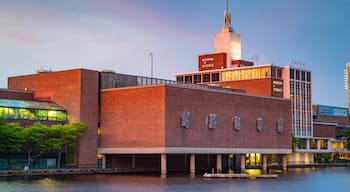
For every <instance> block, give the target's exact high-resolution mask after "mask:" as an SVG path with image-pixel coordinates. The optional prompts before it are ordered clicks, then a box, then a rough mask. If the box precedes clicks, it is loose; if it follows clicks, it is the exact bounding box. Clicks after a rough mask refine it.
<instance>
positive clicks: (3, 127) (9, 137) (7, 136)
mask: <svg viewBox="0 0 350 192" xmlns="http://www.w3.org/2000/svg"><path fill="white" fill-rule="evenodd" d="M21 130H22V128H21V126H19V124H16V123H4V121H3V120H2V119H0V153H9V152H19V151H20V150H21V143H22V139H21V135H20V134H19V133H20V132H21Z"/></svg>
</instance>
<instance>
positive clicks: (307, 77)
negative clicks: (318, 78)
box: [306, 72, 311, 82]
mask: <svg viewBox="0 0 350 192" xmlns="http://www.w3.org/2000/svg"><path fill="white" fill-rule="evenodd" d="M306 81H308V82H311V73H310V72H306Z"/></svg>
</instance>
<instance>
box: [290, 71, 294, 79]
mask: <svg viewBox="0 0 350 192" xmlns="http://www.w3.org/2000/svg"><path fill="white" fill-rule="evenodd" d="M289 73H290V79H294V69H290V70H289Z"/></svg>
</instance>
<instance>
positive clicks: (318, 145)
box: [316, 139, 321, 151]
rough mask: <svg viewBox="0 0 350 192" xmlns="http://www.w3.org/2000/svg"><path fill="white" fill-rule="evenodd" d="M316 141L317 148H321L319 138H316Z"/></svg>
mask: <svg viewBox="0 0 350 192" xmlns="http://www.w3.org/2000/svg"><path fill="white" fill-rule="evenodd" d="M316 141H317V150H318V151H319V150H321V141H320V140H319V139H317V140H316Z"/></svg>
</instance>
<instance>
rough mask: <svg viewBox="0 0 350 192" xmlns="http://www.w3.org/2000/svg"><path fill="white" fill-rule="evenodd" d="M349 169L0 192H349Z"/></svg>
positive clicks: (25, 185)
mask: <svg viewBox="0 0 350 192" xmlns="http://www.w3.org/2000/svg"><path fill="white" fill-rule="evenodd" d="M349 181H350V169H349V168H326V169H293V170H289V171H288V172H284V173H281V174H280V177H279V178H278V179H255V180H248V179H204V178H203V177H202V176H200V175H197V176H196V177H195V178H190V177H189V176H171V175H170V176H168V177H167V178H165V179H162V178H161V177H159V176H125V175H124V176H122V175H113V174H111V175H75V176H53V177H18V178H6V179H5V178H0V192H3V191H6V192H14V191H18V192H23V191H26V192H27V191H28V192H37V191H39V192H41V191H42V192H44V191H45V192H60V191H64V192H66V191H67V192H70V191H72V192H73V191H74V192H80V191H81V192H86V191H108V192H114V191H118V192H119V191H126V192H128V191H133V192H134V191H136V192H137V191H152V192H160V191H165V192H173V191H178V192H181V191H186V192H187V191H203V192H204V191H205V192H211V191H213V192H214V191H215V192H221V191H225V192H226V191H234V192H240V191H244V192H246V191H252V192H260V191H264V192H265V191H268V192H274V191H284V192H288V191H298V192H299V191H307V192H311V191H318V192H322V191H348V190H349V189H350V182H349Z"/></svg>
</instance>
